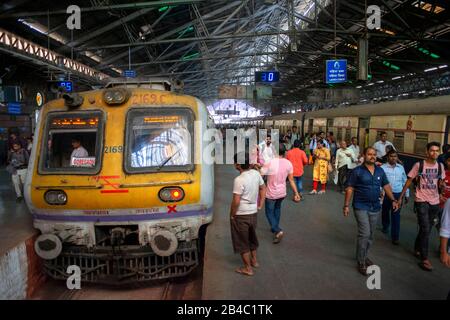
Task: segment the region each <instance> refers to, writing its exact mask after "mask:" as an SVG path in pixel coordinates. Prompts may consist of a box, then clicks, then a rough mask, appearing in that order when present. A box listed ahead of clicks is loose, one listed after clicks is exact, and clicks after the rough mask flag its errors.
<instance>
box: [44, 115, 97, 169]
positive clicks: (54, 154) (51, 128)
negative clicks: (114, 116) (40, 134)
mask: <svg viewBox="0 0 450 320" xmlns="http://www.w3.org/2000/svg"><path fill="white" fill-rule="evenodd" d="M102 141H103V120H102V112H101V111H95V112H92V111H90V112H72V113H67V112H51V113H49V114H48V115H47V123H46V127H45V132H44V138H43V142H42V145H41V150H42V151H41V154H42V156H41V157H40V163H39V172H40V173H52V172H53V173H58V172H65V173H72V172H73V173H90V174H91V173H94V172H96V171H98V170H99V169H100V163H99V162H100V160H101V157H100V155H101V154H102Z"/></svg>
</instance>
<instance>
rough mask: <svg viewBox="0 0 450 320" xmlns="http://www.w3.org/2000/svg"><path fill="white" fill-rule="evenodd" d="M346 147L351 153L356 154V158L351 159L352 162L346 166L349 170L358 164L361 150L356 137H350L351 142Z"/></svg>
mask: <svg viewBox="0 0 450 320" xmlns="http://www.w3.org/2000/svg"><path fill="white" fill-rule="evenodd" d="M348 148H349V149H350V150H352V151H353V154H354V155H355V156H356V160H355V161H352V163H351V164H350V165H349V166H348V169H349V170H353V169H355V168H356V167H357V166H358V164H359V158H361V151H360V149H359V145H358V139H357V138H356V137H353V138H352V144H351V145H350V147H348Z"/></svg>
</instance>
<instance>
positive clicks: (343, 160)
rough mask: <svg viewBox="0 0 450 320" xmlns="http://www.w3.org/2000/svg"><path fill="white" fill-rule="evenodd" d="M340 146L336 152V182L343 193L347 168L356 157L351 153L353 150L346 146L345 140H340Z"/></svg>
mask: <svg viewBox="0 0 450 320" xmlns="http://www.w3.org/2000/svg"><path fill="white" fill-rule="evenodd" d="M339 145H340V148H339V149H338V151H337V152H336V161H335V164H334V165H335V168H336V170H338V184H339V188H340V190H341V193H345V191H344V186H345V183H346V182H347V175H348V168H349V166H350V165H351V164H352V163H353V162H354V161H356V160H357V157H356V156H355V154H354V153H353V150H352V149H350V148H347V142H346V141H345V140H342V141H341V142H340V144H339Z"/></svg>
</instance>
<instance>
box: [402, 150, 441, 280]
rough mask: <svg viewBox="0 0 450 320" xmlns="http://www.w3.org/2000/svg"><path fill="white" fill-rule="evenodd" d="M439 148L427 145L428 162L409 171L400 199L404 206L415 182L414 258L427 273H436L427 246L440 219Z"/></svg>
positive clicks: (421, 163)
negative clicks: (415, 229) (405, 196)
mask: <svg viewBox="0 0 450 320" xmlns="http://www.w3.org/2000/svg"><path fill="white" fill-rule="evenodd" d="M440 146H441V145H440V143H439V142H430V143H428V144H427V158H426V159H425V160H421V161H419V162H417V163H416V164H415V165H414V166H413V168H412V169H411V171H409V173H408V180H407V181H406V183H405V186H404V187H403V190H402V193H401V195H400V198H399V203H400V204H401V203H402V199H403V197H404V195H405V194H406V190H408V188H409V186H410V185H411V183H412V182H413V180H414V181H415V185H416V192H415V194H416V197H415V202H414V204H415V208H416V211H417V221H418V224H419V233H418V234H417V238H416V242H415V245H414V247H415V248H414V249H415V256H416V257H417V258H419V259H420V260H421V262H420V263H419V266H420V267H421V268H422V269H423V270H425V271H432V270H433V266H432V265H431V262H430V260H428V242H429V238H430V232H431V229H432V227H433V224H434V220H435V219H436V218H437V217H438V216H439V210H440V209H439V195H440V191H439V189H440V188H441V186H442V184H443V180H444V179H445V170H444V166H443V165H442V164H441V163H438V162H437V158H438V156H439V149H440Z"/></svg>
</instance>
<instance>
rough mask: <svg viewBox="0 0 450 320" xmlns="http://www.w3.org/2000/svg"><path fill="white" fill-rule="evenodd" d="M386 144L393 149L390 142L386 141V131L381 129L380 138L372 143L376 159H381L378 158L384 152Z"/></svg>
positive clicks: (381, 156)
mask: <svg viewBox="0 0 450 320" xmlns="http://www.w3.org/2000/svg"><path fill="white" fill-rule="evenodd" d="M386 146H392V147H393V148H394V150H395V147H394V145H393V144H392V142H390V141H387V133H386V132H384V131H383V132H381V133H380V140H379V141H377V142H375V143H374V144H373V148H374V149H375V150H376V151H377V158H378V161H381V160H380V159H381V158H383V156H384V155H385V154H386Z"/></svg>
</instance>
